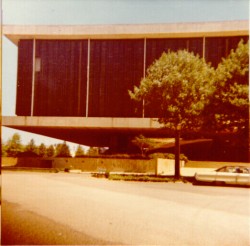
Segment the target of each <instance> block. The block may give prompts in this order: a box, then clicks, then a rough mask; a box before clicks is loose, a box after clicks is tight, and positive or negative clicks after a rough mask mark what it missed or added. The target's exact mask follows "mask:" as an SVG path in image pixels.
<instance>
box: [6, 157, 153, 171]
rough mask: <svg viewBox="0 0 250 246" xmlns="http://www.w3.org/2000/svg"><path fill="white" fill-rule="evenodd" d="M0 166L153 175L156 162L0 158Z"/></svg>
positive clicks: (106, 159) (105, 159)
mask: <svg viewBox="0 0 250 246" xmlns="http://www.w3.org/2000/svg"><path fill="white" fill-rule="evenodd" d="M2 166H16V167H37V168H41V167H44V168H57V169H60V170H64V169H65V168H71V169H81V170H82V171H83V172H96V171H99V170H100V169H105V170H107V171H111V172H139V173H155V170H156V160H153V159H151V160H134V159H111V158H46V159H43V158H32V157H26V158H25V157H23V158H11V157H2Z"/></svg>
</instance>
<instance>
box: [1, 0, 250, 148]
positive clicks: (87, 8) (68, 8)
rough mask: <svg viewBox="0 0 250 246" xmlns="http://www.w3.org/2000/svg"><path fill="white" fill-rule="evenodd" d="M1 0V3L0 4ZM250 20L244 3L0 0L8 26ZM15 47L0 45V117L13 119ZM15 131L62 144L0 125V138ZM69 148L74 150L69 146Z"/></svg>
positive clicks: (217, 0) (243, 0) (25, 139)
mask: <svg viewBox="0 0 250 246" xmlns="http://www.w3.org/2000/svg"><path fill="white" fill-rule="evenodd" d="M0 2H1V0H0ZM246 19H249V0H154V1H153V0H2V23H3V25H4V24H13V25H58V24H60V25H79V24H85V25H86V24H91V25H92V24H146V23H173V22H174V23H176V22H207V21H225V20H227V21H228V20H246ZM16 78H17V47H16V46H15V45H14V44H12V43H11V42H10V41H9V40H8V39H6V38H5V37H3V41H2V115H3V116H14V115H15V103H16ZM15 132H18V133H19V134H20V135H21V139H22V142H23V143H24V144H25V143H28V142H29V141H30V139H32V138H33V139H34V140H35V143H36V144H40V143H42V142H43V143H45V144H47V145H49V144H54V143H58V142H61V141H62V140H54V139H51V138H46V137H42V136H39V135H36V134H30V133H25V132H22V131H17V130H13V129H10V128H6V127H2V140H3V141H7V140H8V139H9V138H10V137H11V136H12V135H13V134H14V133H15ZM69 145H70V146H71V148H75V146H74V145H72V144H70V143H69Z"/></svg>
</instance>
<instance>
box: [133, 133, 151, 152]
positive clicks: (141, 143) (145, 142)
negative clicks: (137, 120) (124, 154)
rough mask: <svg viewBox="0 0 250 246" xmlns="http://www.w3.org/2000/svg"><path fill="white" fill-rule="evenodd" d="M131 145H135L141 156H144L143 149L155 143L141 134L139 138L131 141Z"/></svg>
mask: <svg viewBox="0 0 250 246" xmlns="http://www.w3.org/2000/svg"><path fill="white" fill-rule="evenodd" d="M132 143H133V144H134V145H136V146H137V147H139V149H140V151H141V155H142V156H143V155H144V154H145V149H147V148H150V147H152V146H154V145H155V142H153V141H152V140H151V139H149V138H145V137H144V136H143V135H142V134H141V135H139V136H136V137H135V138H134V139H133V140H132Z"/></svg>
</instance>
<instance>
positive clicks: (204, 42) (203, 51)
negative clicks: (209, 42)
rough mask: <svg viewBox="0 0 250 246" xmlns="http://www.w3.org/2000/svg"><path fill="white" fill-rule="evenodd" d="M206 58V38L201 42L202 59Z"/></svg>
mask: <svg viewBox="0 0 250 246" xmlns="http://www.w3.org/2000/svg"><path fill="white" fill-rule="evenodd" d="M205 57H206V38H205V37H203V40H202V58H203V59H205Z"/></svg>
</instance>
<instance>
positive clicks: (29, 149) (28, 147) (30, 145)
mask: <svg viewBox="0 0 250 246" xmlns="http://www.w3.org/2000/svg"><path fill="white" fill-rule="evenodd" d="M25 152H30V153H36V152H37V147H36V144H35V141H34V139H33V138H32V139H31V140H30V141H29V143H28V144H27V145H26V147H25Z"/></svg>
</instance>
